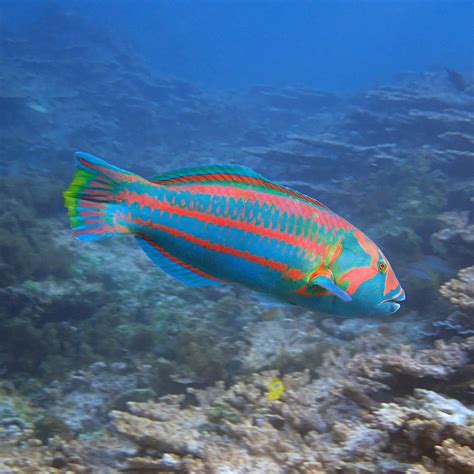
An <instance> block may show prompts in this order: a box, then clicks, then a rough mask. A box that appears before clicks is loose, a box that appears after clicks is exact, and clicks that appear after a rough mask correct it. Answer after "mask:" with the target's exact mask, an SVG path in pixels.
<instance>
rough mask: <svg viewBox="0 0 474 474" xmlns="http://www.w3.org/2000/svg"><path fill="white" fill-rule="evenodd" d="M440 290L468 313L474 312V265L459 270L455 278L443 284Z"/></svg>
mask: <svg viewBox="0 0 474 474" xmlns="http://www.w3.org/2000/svg"><path fill="white" fill-rule="evenodd" d="M439 292H440V293H441V294H442V295H443V296H444V297H445V298H448V299H449V301H450V302H451V303H453V304H455V305H456V306H459V307H460V308H461V309H462V310H463V311H465V312H467V313H468V314H471V315H472V314H473V313H474V266H472V267H467V268H463V269H462V270H459V273H458V278H453V279H451V280H449V281H448V282H446V283H445V284H444V285H442V286H441V288H440V289H439Z"/></svg>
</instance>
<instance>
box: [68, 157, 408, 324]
mask: <svg viewBox="0 0 474 474" xmlns="http://www.w3.org/2000/svg"><path fill="white" fill-rule="evenodd" d="M75 160H76V169H75V173H74V176H73V179H72V181H71V183H70V184H69V187H68V188H67V189H66V191H65V192H64V193H63V195H64V201H65V206H66V208H67V209H68V215H69V219H70V222H71V226H72V231H73V235H74V237H75V238H76V239H79V240H83V241H93V240H98V239H102V238H106V237H111V236H118V235H132V236H133V237H134V238H135V240H136V242H137V243H138V244H139V246H140V247H141V248H142V249H143V250H144V251H145V253H146V254H147V255H148V257H149V258H150V259H151V260H152V261H153V262H154V263H155V264H156V265H158V266H159V267H160V268H161V269H162V270H163V271H164V272H166V273H168V274H169V275H171V276H173V277H174V278H175V279H176V280H178V281H179V282H181V283H183V284H185V285H188V286H189V287H199V286H217V285H223V284H226V283H230V282H233V283H238V284H240V285H243V286H244V287H246V288H248V289H249V290H252V291H256V292H257V293H259V294H262V295H264V297H265V298H266V299H268V300H273V301H277V302H281V303H283V304H285V305H287V306H300V307H304V308H308V309H310V310H313V311H316V312H319V313H324V314H331V315H336V316H344V317H364V316H369V317H370V316H379V315H387V314H392V313H394V312H396V311H397V310H398V309H399V308H400V302H401V301H403V300H404V299H405V292H404V290H403V289H402V287H401V285H400V283H399V281H398V279H397V277H396V275H395V273H394V270H393V269H392V267H391V265H390V263H389V261H388V260H387V258H386V257H385V255H384V254H383V253H382V251H381V250H380V249H379V247H378V246H377V245H376V244H375V243H374V242H373V241H372V240H371V239H370V238H369V237H367V236H366V235H365V234H364V233H363V232H362V231H360V230H359V229H357V228H356V227H355V226H353V225H352V224H350V223H349V222H348V221H347V220H345V219H344V218H342V217H340V216H339V215H337V214H336V213H335V212H333V211H331V210H330V209H329V208H328V207H327V206H326V205H324V204H322V203H321V202H319V201H318V200H316V199H314V198H312V197H310V196H307V195H305V194H302V193H300V192H298V191H296V190H293V189H291V188H288V187H285V186H283V185H279V184H277V183H274V182H272V181H271V180H269V179H267V178H265V177H263V176H262V175H260V174H259V173H257V172H255V171H253V170H252V169H250V168H247V167H245V166H240V165H235V164H215V165H205V166H197V167H188V168H183V169H179V170H177V171H171V172H166V173H163V174H161V175H157V176H154V177H152V178H145V177H143V176H141V175H139V174H136V173H133V172H130V171H127V170H124V169H121V168H119V167H117V166H114V165H111V164H109V163H107V162H106V161H104V160H102V159H101V158H98V157H96V156H93V155H90V154H88V153H83V152H77V153H76V154H75ZM124 271H126V269H124Z"/></svg>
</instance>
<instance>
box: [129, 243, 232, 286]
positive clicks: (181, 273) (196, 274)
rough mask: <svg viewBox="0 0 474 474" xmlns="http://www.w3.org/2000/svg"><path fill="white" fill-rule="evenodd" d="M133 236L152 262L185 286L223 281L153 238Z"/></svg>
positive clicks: (218, 283)
mask: <svg viewBox="0 0 474 474" xmlns="http://www.w3.org/2000/svg"><path fill="white" fill-rule="evenodd" d="M135 238H136V240H137V242H138V244H139V245H140V247H141V248H142V249H143V250H144V252H145V253H146V254H147V255H148V257H149V258H150V260H151V261H152V262H153V263H155V264H156V265H158V266H159V267H160V268H161V269H162V270H163V271H164V272H166V273H168V274H169V275H171V276H172V277H174V278H176V279H177V280H179V281H180V282H181V283H183V284H185V285H187V286H216V285H222V284H223V283H224V281H222V280H219V279H218V278H215V277H213V276H212V275H209V274H207V273H205V272H203V271H202V270H199V269H198V268H195V267H193V266H192V265H189V264H187V263H186V262H183V261H182V260H180V259H178V258H176V257H174V256H173V255H171V254H170V253H169V252H167V251H166V250H165V249H163V248H162V247H161V246H160V245H158V244H157V243H156V242H154V241H153V240H151V239H148V238H147V237H145V236H140V235H137V236H136V237H135Z"/></svg>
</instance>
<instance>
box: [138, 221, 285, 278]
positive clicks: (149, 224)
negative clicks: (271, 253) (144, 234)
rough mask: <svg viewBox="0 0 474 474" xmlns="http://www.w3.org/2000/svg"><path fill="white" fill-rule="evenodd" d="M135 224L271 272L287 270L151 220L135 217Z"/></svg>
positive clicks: (264, 259)
mask: <svg viewBox="0 0 474 474" xmlns="http://www.w3.org/2000/svg"><path fill="white" fill-rule="evenodd" d="M134 223H135V224H139V225H143V226H147V227H150V228H153V229H158V230H160V231H162V232H166V233H167V234H170V235H172V236H174V237H180V238H183V239H185V240H187V241H188V242H191V243H193V244H196V245H199V246H201V247H203V248H205V249H208V250H213V251H215V252H219V253H225V254H227V255H232V256H233V257H238V258H242V259H244V260H248V261H249V262H252V263H256V264H258V265H261V266H262V267H269V268H270V269H271V270H277V271H278V272H284V271H285V270H287V269H288V265H287V264H286V263H282V262H277V261H275V260H272V259H271V258H266V257H259V256H257V255H252V254H251V253H250V252H249V251H248V250H245V251H242V250H237V249H235V248H234V247H231V246H227V245H222V244H214V243H212V242H211V241H210V240H208V239H201V238H200V237H196V236H194V235H192V234H188V233H187V232H183V231H181V230H178V229H174V228H172V227H168V226H164V225H161V224H157V223H155V222H152V221H151V220H147V221H144V220H142V219H140V218H139V217H137V218H136V219H134Z"/></svg>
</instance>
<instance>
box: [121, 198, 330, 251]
mask: <svg viewBox="0 0 474 474" xmlns="http://www.w3.org/2000/svg"><path fill="white" fill-rule="evenodd" d="M122 198H124V200H125V201H127V202H128V204H133V203H134V202H136V203H138V204H139V205H140V206H141V207H144V206H149V207H150V209H151V212H153V211H154V210H160V211H165V212H170V213H173V214H176V215H178V216H185V217H191V218H194V219H197V220H199V221H201V222H206V223H210V224H215V225H221V226H226V227H231V228H236V229H239V230H243V231H245V232H251V233H254V234H258V235H260V236H261V237H268V238H271V239H277V240H280V241H283V242H285V243H286V244H291V245H297V246H300V247H302V248H303V249H305V250H306V251H307V253H308V255H311V256H312V258H311V260H314V259H315V257H316V256H317V255H320V256H323V255H324V254H325V253H326V251H327V250H328V247H329V246H328V245H325V244H324V243H318V242H317V239H315V240H311V238H309V237H306V238H305V237H296V236H295V235H293V234H288V233H285V232H282V231H280V230H276V229H269V228H266V227H264V226H263V225H255V224H252V223H248V222H241V221H237V220H234V219H232V218H228V217H220V216H215V215H212V214H204V213H202V212H199V211H195V210H191V209H186V208H180V207H177V206H173V205H170V204H168V203H166V202H164V201H159V200H158V199H157V198H155V197H153V196H150V195H148V194H137V193H133V192H130V191H124V192H123V193H121V195H120V196H119V200H120V199H122ZM313 211H314V209H313ZM318 222H319V219H318ZM311 225H313V222H311Z"/></svg>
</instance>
